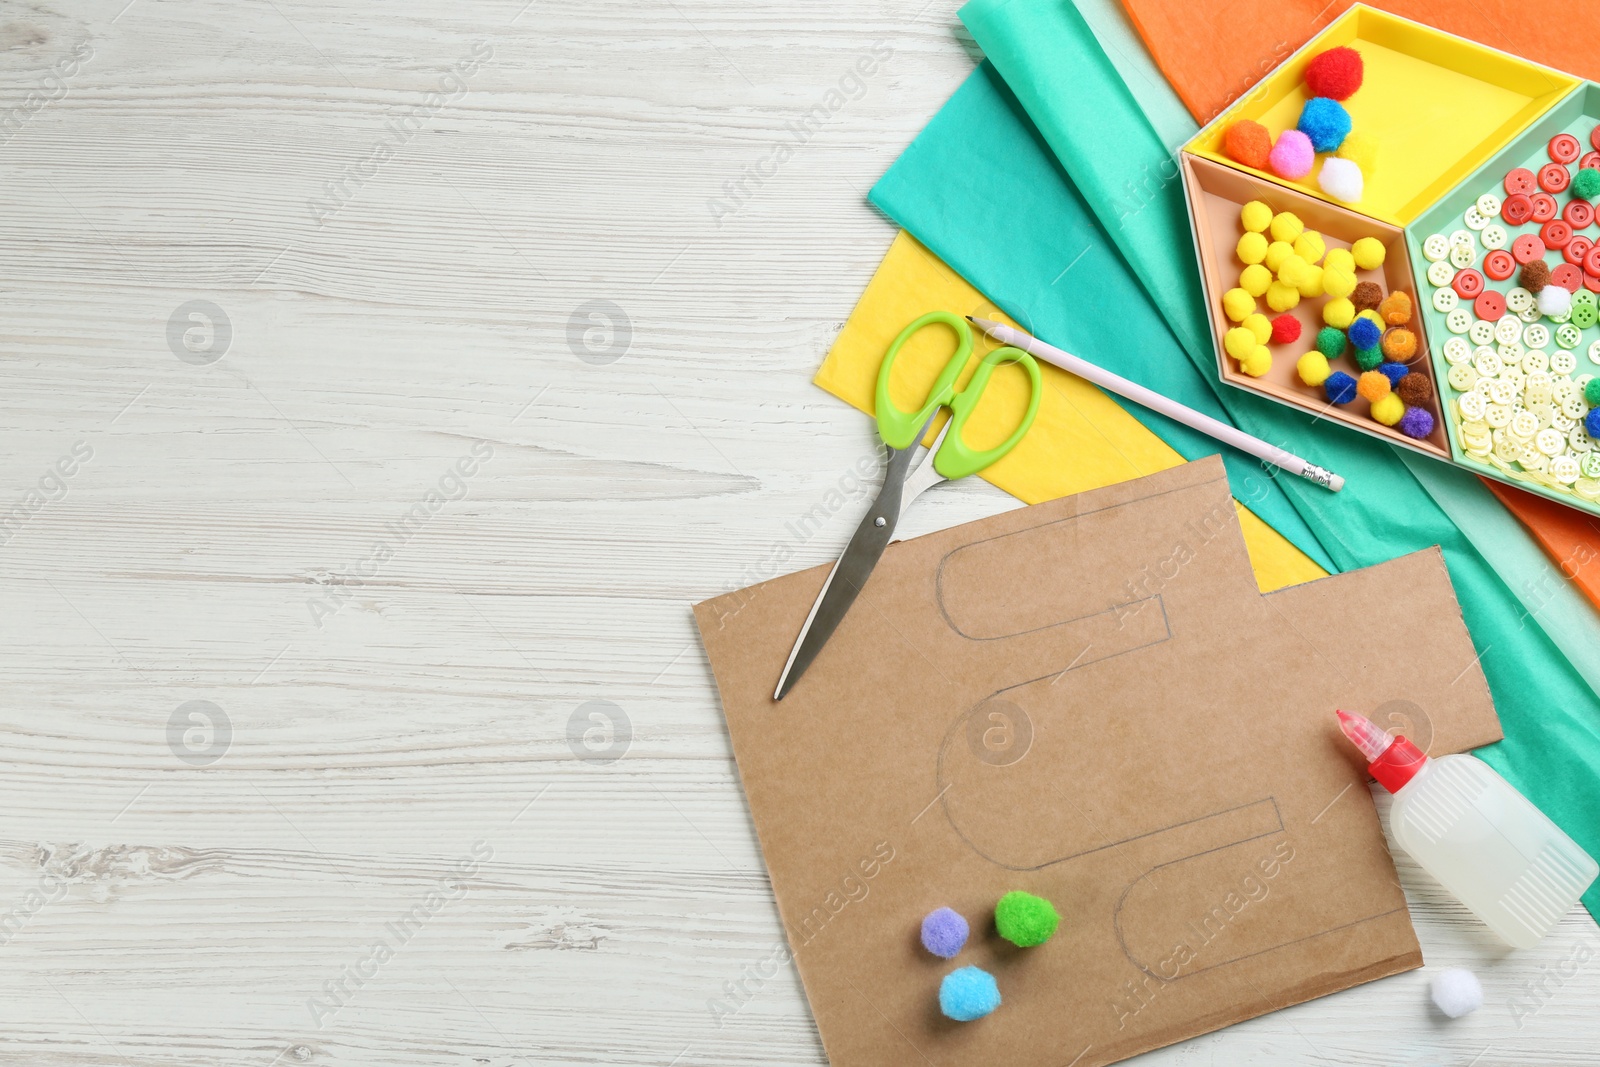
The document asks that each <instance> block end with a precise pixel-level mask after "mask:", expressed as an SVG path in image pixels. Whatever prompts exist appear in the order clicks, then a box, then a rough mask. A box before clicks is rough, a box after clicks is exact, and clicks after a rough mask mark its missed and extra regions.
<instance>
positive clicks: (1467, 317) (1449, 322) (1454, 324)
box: [1444, 308, 1472, 333]
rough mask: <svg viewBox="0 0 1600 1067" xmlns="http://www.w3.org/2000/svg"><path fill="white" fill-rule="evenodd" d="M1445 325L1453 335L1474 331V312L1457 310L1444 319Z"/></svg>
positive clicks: (1463, 309)
mask: <svg viewBox="0 0 1600 1067" xmlns="http://www.w3.org/2000/svg"><path fill="white" fill-rule="evenodd" d="M1444 324H1445V327H1446V328H1447V329H1448V330H1449V331H1450V332H1451V333H1466V332H1467V331H1468V330H1470V329H1472V312H1470V311H1468V310H1467V309H1466V308H1456V309H1455V310H1454V311H1452V312H1450V314H1448V315H1446V316H1445V317H1444Z"/></svg>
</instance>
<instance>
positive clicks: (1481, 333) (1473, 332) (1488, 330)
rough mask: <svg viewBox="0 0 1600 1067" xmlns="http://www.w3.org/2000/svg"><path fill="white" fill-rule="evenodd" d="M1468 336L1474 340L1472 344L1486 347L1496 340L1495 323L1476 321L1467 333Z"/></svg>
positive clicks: (1484, 320)
mask: <svg viewBox="0 0 1600 1067" xmlns="http://www.w3.org/2000/svg"><path fill="white" fill-rule="evenodd" d="M1467 336H1468V337H1470V338H1472V343H1473V344H1475V345H1486V344H1488V343H1489V342H1490V341H1493V340H1494V323H1492V322H1490V321H1489V320H1488V319H1476V320H1474V321H1473V323H1472V327H1471V329H1469V330H1468V331H1467Z"/></svg>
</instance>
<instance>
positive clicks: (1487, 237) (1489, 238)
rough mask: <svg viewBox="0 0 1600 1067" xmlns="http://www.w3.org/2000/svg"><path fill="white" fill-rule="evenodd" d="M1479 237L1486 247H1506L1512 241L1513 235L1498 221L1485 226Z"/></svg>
mask: <svg viewBox="0 0 1600 1067" xmlns="http://www.w3.org/2000/svg"><path fill="white" fill-rule="evenodd" d="M1478 239H1479V240H1480V241H1482V242H1483V247H1485V248H1504V247H1505V246H1506V245H1508V244H1510V243H1511V235H1510V234H1509V233H1507V232H1506V228H1505V227H1504V226H1502V225H1500V224H1499V223H1498V222H1496V223H1492V224H1491V225H1488V226H1485V227H1484V228H1483V232H1482V233H1480V234H1479V235H1478Z"/></svg>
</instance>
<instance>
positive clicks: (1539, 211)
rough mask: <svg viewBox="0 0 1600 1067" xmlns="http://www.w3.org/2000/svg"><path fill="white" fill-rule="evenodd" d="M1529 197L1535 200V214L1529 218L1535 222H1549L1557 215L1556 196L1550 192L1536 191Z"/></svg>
mask: <svg viewBox="0 0 1600 1067" xmlns="http://www.w3.org/2000/svg"><path fill="white" fill-rule="evenodd" d="M1528 199H1529V200H1532V201H1533V214H1532V215H1530V216H1529V218H1531V219H1532V220H1533V221H1534V222H1549V221H1550V220H1551V219H1553V218H1555V217H1556V198H1555V197H1553V196H1551V195H1550V194H1549V193H1534V194H1533V195H1532V196H1530V197H1529V198H1528Z"/></svg>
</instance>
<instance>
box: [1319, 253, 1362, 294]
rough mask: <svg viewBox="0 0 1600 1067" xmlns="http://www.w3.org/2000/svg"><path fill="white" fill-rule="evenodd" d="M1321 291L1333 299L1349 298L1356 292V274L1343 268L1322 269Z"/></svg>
mask: <svg viewBox="0 0 1600 1067" xmlns="http://www.w3.org/2000/svg"><path fill="white" fill-rule="evenodd" d="M1330 258H1332V257H1331V256H1330ZM1322 291H1323V292H1325V293H1327V294H1328V295H1329V296H1331V297H1333V298H1335V299H1338V298H1339V297H1343V296H1349V295H1350V294H1351V293H1353V292H1355V291H1356V272H1355V271H1353V270H1345V269H1344V268H1343V267H1323V268H1322Z"/></svg>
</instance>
